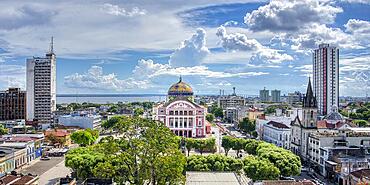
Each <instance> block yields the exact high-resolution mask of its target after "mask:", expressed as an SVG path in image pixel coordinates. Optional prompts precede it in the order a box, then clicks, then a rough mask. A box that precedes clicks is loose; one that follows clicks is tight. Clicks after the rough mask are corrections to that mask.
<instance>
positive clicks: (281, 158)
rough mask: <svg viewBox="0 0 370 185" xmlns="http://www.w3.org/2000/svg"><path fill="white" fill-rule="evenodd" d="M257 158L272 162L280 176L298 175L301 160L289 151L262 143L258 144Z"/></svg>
mask: <svg viewBox="0 0 370 185" xmlns="http://www.w3.org/2000/svg"><path fill="white" fill-rule="evenodd" d="M257 156H258V157H260V158H262V159H268V160H269V161H270V162H272V163H273V164H274V165H275V166H276V167H277V168H278V169H279V171H280V173H281V175H282V176H294V175H299V174H300V171H301V167H302V166H301V160H300V158H299V157H298V156H296V155H294V154H293V153H292V152H291V151H289V150H285V149H283V148H280V147H277V146H275V145H273V144H270V143H265V142H264V143H261V144H259V146H258V148H257Z"/></svg>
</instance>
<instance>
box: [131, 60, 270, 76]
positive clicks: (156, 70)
mask: <svg viewBox="0 0 370 185" xmlns="http://www.w3.org/2000/svg"><path fill="white" fill-rule="evenodd" d="M133 73H134V76H135V77H136V76H140V77H138V78H145V79H151V78H154V77H158V76H179V75H182V76H201V77H208V78H231V77H249V76H260V75H265V74H268V73H265V72H239V73H227V72H222V71H212V70H210V69H209V68H208V67H206V66H192V67H177V68H174V67H172V66H170V65H168V64H159V63H154V61H153V60H143V59H142V60H139V62H138V65H137V66H136V67H135V70H134V71H133Z"/></svg>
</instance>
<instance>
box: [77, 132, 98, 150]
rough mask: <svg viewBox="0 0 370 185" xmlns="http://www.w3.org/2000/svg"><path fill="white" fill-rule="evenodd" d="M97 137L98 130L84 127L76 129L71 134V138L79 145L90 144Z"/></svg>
mask: <svg viewBox="0 0 370 185" xmlns="http://www.w3.org/2000/svg"><path fill="white" fill-rule="evenodd" d="M98 137H99V131H97V130H91V129H89V128H88V129H85V130H78V131H76V132H73V133H72V135H71V139H72V141H73V142H74V143H77V144H79V145H81V146H87V145H92V144H93V143H94V142H95V141H96V140H97V139H98Z"/></svg>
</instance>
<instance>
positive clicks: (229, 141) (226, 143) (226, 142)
mask: <svg viewBox="0 0 370 185" xmlns="http://www.w3.org/2000/svg"><path fill="white" fill-rule="evenodd" d="M233 139H234V138H233V137H231V136H224V137H222V142H221V146H222V147H223V148H224V150H225V155H226V156H227V154H228V153H229V151H230V149H231V148H232V147H233V143H234V141H233Z"/></svg>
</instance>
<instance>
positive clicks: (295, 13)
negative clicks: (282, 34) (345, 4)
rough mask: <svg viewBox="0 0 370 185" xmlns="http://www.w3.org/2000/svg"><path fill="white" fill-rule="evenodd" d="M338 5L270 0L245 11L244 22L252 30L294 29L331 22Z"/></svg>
mask: <svg viewBox="0 0 370 185" xmlns="http://www.w3.org/2000/svg"><path fill="white" fill-rule="evenodd" d="M342 11H343V10H342V9H341V8H340V7H334V6H332V4H330V3H327V2H322V1H318V0H305V1H301V0H272V1H270V3H269V4H267V5H265V6H261V7H259V8H258V9H257V10H254V11H252V12H251V13H247V14H246V16H245V17H244V21H245V24H247V26H248V27H249V28H250V29H251V30H254V31H261V30H270V31H296V30H299V29H300V28H301V27H304V26H306V25H310V24H312V23H321V24H327V23H333V22H334V20H335V17H336V14H337V13H340V12H342Z"/></svg>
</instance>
